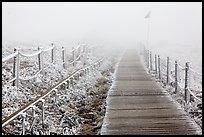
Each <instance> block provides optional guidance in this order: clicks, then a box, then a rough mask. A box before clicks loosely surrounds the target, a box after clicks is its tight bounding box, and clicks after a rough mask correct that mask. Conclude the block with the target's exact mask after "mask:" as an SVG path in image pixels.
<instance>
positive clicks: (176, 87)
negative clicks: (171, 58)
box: [175, 61, 178, 93]
mask: <svg viewBox="0 0 204 137" xmlns="http://www.w3.org/2000/svg"><path fill="white" fill-rule="evenodd" d="M177 92H178V63H177V61H175V93H177Z"/></svg>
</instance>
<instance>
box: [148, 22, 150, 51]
mask: <svg viewBox="0 0 204 137" xmlns="http://www.w3.org/2000/svg"><path fill="white" fill-rule="evenodd" d="M149 25H150V18H148V22H147V49H149Z"/></svg>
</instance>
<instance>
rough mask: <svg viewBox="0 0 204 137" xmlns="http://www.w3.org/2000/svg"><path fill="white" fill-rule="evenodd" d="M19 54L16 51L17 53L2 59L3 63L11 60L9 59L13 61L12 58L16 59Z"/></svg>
mask: <svg viewBox="0 0 204 137" xmlns="http://www.w3.org/2000/svg"><path fill="white" fill-rule="evenodd" d="M18 53H19V52H18V51H16V52H14V53H13V54H10V55H8V56H6V57H4V58H2V62H5V61H7V60H9V59H11V58H13V57H15V56H16V55H18Z"/></svg>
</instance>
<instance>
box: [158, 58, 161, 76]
mask: <svg viewBox="0 0 204 137" xmlns="http://www.w3.org/2000/svg"><path fill="white" fill-rule="evenodd" d="M160 67H161V65H160V56H159V55H158V71H159V79H161V68H160Z"/></svg>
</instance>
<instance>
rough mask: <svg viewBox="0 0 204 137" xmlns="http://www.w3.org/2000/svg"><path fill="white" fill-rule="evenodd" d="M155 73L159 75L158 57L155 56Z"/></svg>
mask: <svg viewBox="0 0 204 137" xmlns="http://www.w3.org/2000/svg"><path fill="white" fill-rule="evenodd" d="M155 73H156V74H157V55H156V54H155Z"/></svg>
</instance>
